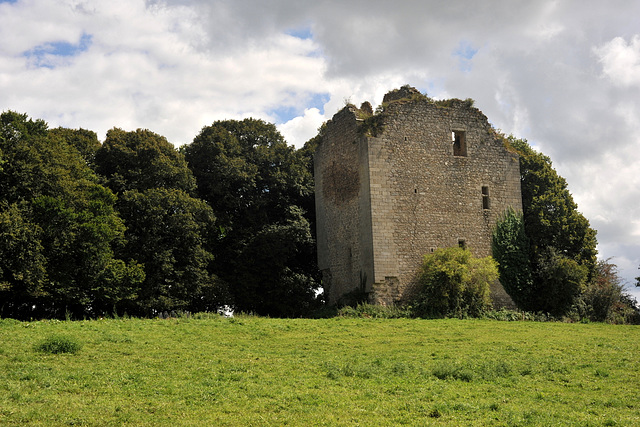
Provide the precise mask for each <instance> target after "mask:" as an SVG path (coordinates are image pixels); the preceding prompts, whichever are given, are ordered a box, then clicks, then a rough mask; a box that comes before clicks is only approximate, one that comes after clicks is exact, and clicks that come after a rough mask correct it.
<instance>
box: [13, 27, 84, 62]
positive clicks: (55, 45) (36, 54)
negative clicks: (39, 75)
mask: <svg viewBox="0 0 640 427" xmlns="http://www.w3.org/2000/svg"><path fill="white" fill-rule="evenodd" d="M91 41H92V36H91V35H90V34H82V36H81V37H80V40H79V41H78V43H77V44H73V43H69V42H66V41H65V42H63V41H58V42H51V43H45V44H41V45H40V46H36V47H34V48H33V49H31V50H28V51H26V52H25V53H24V54H23V55H24V56H25V57H27V58H28V59H29V60H31V61H32V63H33V64H34V65H35V66H36V67H45V68H55V66H56V63H57V60H56V57H72V56H76V55H78V54H79V53H82V52H84V51H86V50H87V49H89V46H91Z"/></svg>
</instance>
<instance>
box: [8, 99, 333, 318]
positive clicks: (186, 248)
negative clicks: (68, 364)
mask: <svg viewBox="0 0 640 427" xmlns="http://www.w3.org/2000/svg"><path fill="white" fill-rule="evenodd" d="M311 151H312V150H310V149H300V150H296V149H294V148H293V147H291V146H289V145H287V144H286V142H285V141H284V139H283V137H282V135H280V133H279V132H278V131H277V130H276V128H275V126H274V125H273V124H269V123H265V122H263V121H261V120H254V119H246V120H242V121H231V120H229V121H218V122H215V123H213V124H212V125H211V126H207V127H205V128H203V129H202V131H201V132H200V133H199V134H198V135H197V136H196V137H195V138H194V140H193V142H192V143H190V144H187V145H185V146H183V147H180V149H176V148H174V147H173V145H171V144H170V143H169V142H168V141H167V140H166V139H165V138H164V137H162V136H160V135H158V134H156V133H153V132H151V131H149V130H141V129H138V130H136V131H132V132H126V131H124V130H121V129H117V128H114V129H111V130H109V131H108V133H107V135H106V139H105V141H104V142H103V143H102V144H101V143H100V142H99V141H98V138H97V135H96V134H95V133H94V132H92V131H89V130H84V129H77V130H74V129H65V128H56V129H49V128H48V125H47V124H46V123H45V122H44V121H43V120H33V119H31V118H29V117H28V116H27V115H26V114H18V113H15V112H12V111H9V112H4V113H2V115H0V316H2V317H15V318H23V319H28V318H39V317H54V318H55V317H58V318H60V317H65V316H67V317H69V316H71V317H74V318H82V317H96V316H103V315H113V314H119V315H122V314H124V313H127V314H129V315H134V316H153V315H157V314H158V313H162V312H164V311H172V310H175V311H177V310H186V311H215V310H216V309H217V308H219V307H221V306H224V305H231V306H233V307H235V308H236V309H237V310H241V311H246V312H254V313H258V314H265V315H272V316H299V315H302V314H304V313H307V312H309V311H311V310H313V309H314V308H316V307H317V306H319V305H320V304H321V302H322V301H321V300H320V299H318V298H317V297H316V294H317V291H318V289H319V288H320V282H319V279H318V272H317V269H316V267H315V258H316V257H315V239H314V236H313V232H314V225H313V217H314V214H315V213H314V207H313V206H314V201H313V197H314V194H313V177H312V172H311V170H310V165H311V163H310V153H311Z"/></svg>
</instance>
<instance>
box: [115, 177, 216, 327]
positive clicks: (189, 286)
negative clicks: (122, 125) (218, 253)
mask: <svg viewBox="0 0 640 427" xmlns="http://www.w3.org/2000/svg"><path fill="white" fill-rule="evenodd" d="M118 207H119V212H120V215H121V216H122V218H123V219H124V220H125V223H126V224H127V231H126V236H127V240H128V242H127V245H126V247H125V249H124V253H123V257H124V258H126V259H136V260H138V261H139V262H141V263H143V264H144V267H145V272H146V278H145V280H144V282H143V283H142V286H141V287H140V289H139V291H138V295H137V299H136V301H135V304H132V305H130V306H129V307H128V308H127V310H128V311H129V312H130V313H135V314H138V315H155V314H157V313H158V312H163V311H171V310H190V311H215V310H216V309H217V308H218V307H220V306H221V305H224V304H225V303H226V302H227V301H226V299H225V298H226V294H225V290H224V286H223V285H222V284H221V283H220V282H219V281H218V280H217V278H216V277H215V275H213V274H212V269H211V267H212V265H211V263H212V261H213V255H212V254H211V252H210V251H208V250H207V248H208V242H209V241H211V240H214V239H215V238H216V237H215V235H216V230H215V217H214V215H213V211H212V210H211V208H210V207H209V206H208V205H207V204H206V203H205V202H204V201H202V200H199V199H195V198H193V197H191V196H189V195H188V194H186V193H185V192H184V191H182V190H177V189H165V188H155V189H149V190H145V191H137V190H129V191H126V192H125V193H124V194H123V195H122V197H121V199H120V200H119V202H118Z"/></svg>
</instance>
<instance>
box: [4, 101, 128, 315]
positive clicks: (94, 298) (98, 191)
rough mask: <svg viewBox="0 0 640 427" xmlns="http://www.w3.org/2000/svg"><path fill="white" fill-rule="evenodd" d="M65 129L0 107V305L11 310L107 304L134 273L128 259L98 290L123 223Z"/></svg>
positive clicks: (57, 311)
mask: <svg viewBox="0 0 640 427" xmlns="http://www.w3.org/2000/svg"><path fill="white" fill-rule="evenodd" d="M68 135H69V133H67V132H65V131H56V132H52V131H49V130H48V128H47V124H46V123H45V122H44V121H41V120H35V121H34V120H32V119H29V118H28V117H27V116H26V115H23V114H18V113H15V112H11V111H9V112H5V113H2V115H0V150H1V151H2V153H3V158H4V159H5V160H6V163H5V165H4V167H3V169H2V171H1V172H0V235H1V238H0V271H1V272H0V275H1V276H2V277H1V278H0V283H2V285H0V288H1V291H0V292H2V293H3V295H2V300H3V301H4V302H5V304H4V306H3V308H2V309H3V311H4V312H5V313H11V315H14V316H16V317H31V316H36V315H39V316H47V317H49V316H53V317H55V316H61V315H64V314H65V311H69V312H71V313H72V314H74V315H77V316H81V315H85V314H95V313H100V312H104V311H105V310H111V308H112V306H113V304H114V303H115V302H117V300H118V299H119V298H123V297H125V295H126V294H128V292H127V291H123V290H122V289H120V287H121V286H125V283H124V282H127V281H128V282H130V283H131V282H135V280H136V279H135V277H136V276H137V277H139V273H140V271H139V269H137V270H136V267H135V266H131V268H130V269H129V273H130V274H129V273H127V274H128V275H127V277H126V278H124V276H123V275H122V272H120V273H118V274H120V277H122V278H123V280H124V281H112V287H114V290H111V291H109V292H110V296H109V295H105V294H104V293H102V291H103V290H104V284H103V283H101V278H103V277H105V275H113V274H114V273H115V271H113V270H114V269H119V268H120V264H119V263H118V261H117V260H116V259H115V258H114V252H113V251H114V249H115V248H117V247H118V246H119V245H121V244H122V242H123V241H122V238H123V233H124V224H123V223H122V221H121V219H120V218H119V217H118V216H117V214H116V212H115V208H114V204H115V200H116V198H115V196H114V194H113V193H112V192H111V191H110V190H109V189H107V188H105V187H103V186H101V185H100V184H99V179H98V177H97V176H96V175H95V174H94V172H93V171H92V170H91V169H90V168H89V167H88V165H87V163H86V161H85V160H84V159H83V157H82V156H81V155H80V153H79V151H78V150H77V149H76V148H75V147H74V146H73V145H72V144H71V143H69V142H68V141H67V140H66V139H65V137H66V136H68ZM107 306H109V307H107ZM33 307H35V310H34V309H33Z"/></svg>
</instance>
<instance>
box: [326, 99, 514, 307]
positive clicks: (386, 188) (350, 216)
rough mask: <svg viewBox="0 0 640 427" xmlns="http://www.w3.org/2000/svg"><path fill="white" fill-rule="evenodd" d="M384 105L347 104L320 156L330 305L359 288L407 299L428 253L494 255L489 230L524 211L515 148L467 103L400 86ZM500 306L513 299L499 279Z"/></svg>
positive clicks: (378, 299) (375, 298)
mask: <svg viewBox="0 0 640 427" xmlns="http://www.w3.org/2000/svg"><path fill="white" fill-rule="evenodd" d="M382 105H383V109H382V111H379V112H377V113H376V114H372V111H371V107H370V105H369V104H368V103H365V104H363V106H362V107H361V108H360V109H358V108H356V107H355V106H352V105H347V106H346V107H345V108H343V109H342V110H340V111H339V112H338V113H336V114H335V115H334V116H333V118H332V119H331V120H330V121H329V122H327V124H326V126H325V128H324V130H323V132H322V138H321V142H320V143H319V146H318V148H317V150H316V153H315V157H314V169H315V184H316V217H317V234H318V264H319V268H320V270H321V271H322V273H323V284H324V286H325V293H326V296H327V299H328V302H329V303H336V302H339V301H340V300H341V299H342V298H343V297H344V296H345V295H346V294H348V293H349V292H353V291H357V290H361V291H365V292H367V293H368V294H369V299H370V301H371V302H374V303H379V304H391V303H394V302H398V301H402V300H403V299H404V298H405V297H406V295H407V292H408V291H409V290H410V288H411V286H412V285H414V284H415V283H416V279H417V273H418V270H419V267H420V265H421V262H422V257H423V255H425V254H427V253H430V252H433V251H434V250H435V249H436V248H444V247H450V246H456V245H460V246H465V247H467V248H469V249H470V250H471V252H472V253H473V254H474V255H475V256H487V255H491V232H492V229H493V227H494V225H495V223H496V221H497V219H498V218H499V217H500V215H501V214H502V213H503V212H504V211H505V210H506V209H507V208H508V207H513V208H514V209H516V210H517V211H521V210H522V197H521V192H520V170H519V163H518V156H517V154H514V153H512V152H510V151H508V150H507V149H506V148H505V146H504V143H503V140H502V139H501V138H500V137H499V136H498V135H496V133H495V131H494V130H493V128H492V127H491V125H490V124H489V122H488V121H487V118H486V117H485V116H484V114H482V112H481V111H480V110H478V109H476V108H474V107H473V106H472V102H471V101H460V100H455V99H454V100H448V101H433V100H431V99H429V98H427V97H426V96H424V95H422V94H420V92H418V91H417V90H416V89H414V88H411V87H408V86H404V87H402V88H401V89H398V90H395V91H392V92H389V93H388V94H387V95H385V97H384V100H383V104H382ZM491 294H492V298H493V300H494V304H495V305H496V306H504V305H510V304H512V303H511V300H510V298H509V297H508V295H507V294H506V293H505V291H504V289H503V288H502V287H501V286H500V284H499V283H496V284H495V285H494V286H493V287H492V289H491Z"/></svg>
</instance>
